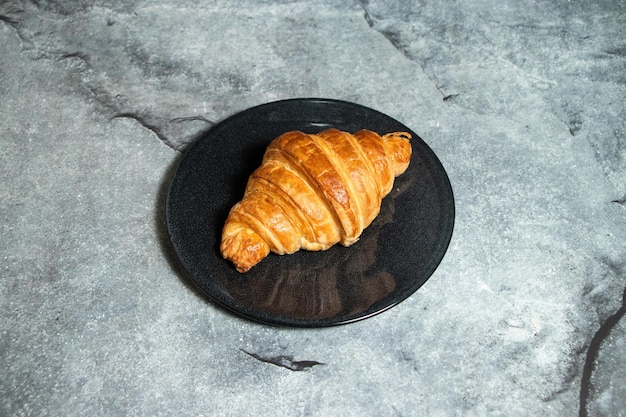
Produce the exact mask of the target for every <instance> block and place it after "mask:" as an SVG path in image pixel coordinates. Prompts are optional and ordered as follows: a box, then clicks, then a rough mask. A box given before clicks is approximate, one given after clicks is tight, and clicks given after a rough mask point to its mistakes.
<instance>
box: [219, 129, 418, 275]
mask: <svg viewBox="0 0 626 417" xmlns="http://www.w3.org/2000/svg"><path fill="white" fill-rule="evenodd" d="M410 138H411V135H410V134H408V133H405V132H395V133H389V134H386V135H384V136H382V137H381V136H380V135H378V134H377V133H374V132H371V131H369V130H361V131H358V132H356V133H354V134H350V133H348V132H343V131H340V130H337V129H328V130H325V131H323V132H321V133H318V134H315V135H310V134H306V133H302V132H299V131H292V132H287V133H284V134H282V135H281V136H279V137H278V138H276V139H274V141H272V143H270V145H269V146H268V147H267V150H266V152H265V155H264V156H263V163H262V164H261V166H260V167H259V168H257V170H256V171H254V172H253V173H252V175H251V176H250V178H249V180H248V184H247V186H246V190H245V193H244V197H243V199H242V200H241V201H240V202H238V203H237V204H235V205H234V206H233V207H232V209H231V210H230V213H229V214H228V218H227V219H226V224H225V225H224V229H223V231H222V242H221V245H220V250H221V252H222V256H223V257H224V258H225V259H228V260H231V261H232V262H233V263H234V264H235V267H236V268H237V270H238V271H239V272H246V271H248V270H249V269H250V268H252V267H253V266H254V265H256V264H257V263H259V262H260V261H261V260H262V259H263V258H265V257H266V256H267V255H268V254H269V252H270V251H271V252H274V253H277V254H279V255H283V254H289V253H294V252H296V251H297V250H299V249H306V250H326V249H328V248H330V247H331V246H333V245H334V244H336V243H340V244H342V245H344V246H350V245H352V244H353V243H354V242H356V241H357V240H358V239H359V236H360V235H361V233H362V232H363V229H365V228H366V227H367V226H369V224H370V223H371V222H372V221H373V220H374V218H375V217H376V216H377V215H378V212H379V211H380V205H381V200H382V198H383V197H385V196H386V195H387V194H389V192H390V191H391V189H392V188H393V182H394V178H395V177H396V176H398V175H400V174H402V173H403V172H404V171H405V170H406V169H407V167H408V165H409V161H410V159H411V144H410V142H409V139H410Z"/></svg>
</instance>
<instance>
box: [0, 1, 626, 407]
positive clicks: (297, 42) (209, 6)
mask: <svg viewBox="0 0 626 417" xmlns="http://www.w3.org/2000/svg"><path fill="white" fill-rule="evenodd" d="M625 39H626V3H625V2H624V1H623V0H617V1H615V0H606V1H593V2H591V1H564V0H563V1H560V0H559V1H547V0H530V1H527V2H517V1H512V0H505V1H504V2H503V1H494V0H481V1H454V0H445V1H438V2H435V1H430V0H421V1H410V2H406V1H401V0H370V1H367V0H365V1H338V0H314V1H288V0H275V1H271V0H262V1H244V0H235V1H228V2H226V1H200V2H191V1H186V0H183V1H176V2H174V1H171V0H153V1H150V0H145V1H139V0H137V1H120V0H100V1H84V0H71V1H45V0H37V1H20V0H8V1H7V0H5V1H4V2H0V50H1V51H2V53H1V54H0V97H1V98H2V99H1V100H0V174H1V176H2V178H3V182H2V185H1V186H0V202H1V204H0V218H1V219H2V222H1V223H0V227H1V229H0V230H1V236H2V239H1V241H0V259H2V264H1V265H0V268H2V269H1V278H2V279H1V281H0V369H2V378H1V379H0V414H1V415H8V416H13V415H15V416H31V415H32V416H47V415H50V416H52V415H76V416H84V415H120V416H121V415H145V416H158V415H163V416H165V415H207V416H209V415H211V416H212V415H223V416H244V415H268V416H269V415H272V416H322V415H341V416H370V415H371V416H413V415H415V416H417V415H420V416H422V415H431V416H449V415H458V416H526V415H528V416H531V415H532V416H562V415H579V416H624V415H626V383H625V382H624V381H625V380H626V378H625V373H626V365H625V363H626V349H624V345H625V344H626V332H625V329H624V326H625V324H624V318H623V316H624V310H625V307H624V298H625V297H626V295H625V292H624V291H625V287H626V239H625V236H626V106H625V103H626V91H625V89H626V41H625ZM291 97H329V98H336V99H344V100H349V101H354V102H357V103H359V104H363V105H366V106H370V107H373V108H376V109H378V110H380V111H383V112H385V113H387V114H389V115H390V116H392V117H394V118H396V119H398V120H400V121H402V122H403V123H404V124H406V125H408V126H410V127H412V128H413V130H415V131H416V132H417V133H418V134H419V135H420V136H421V137H422V138H423V139H424V140H425V141H426V142H427V143H428V144H429V145H430V146H431V147H432V148H433V150H434V151H435V152H436V153H437V155H438V156H439V157H440V159H441V161H442V162H443V164H444V166H445V167H446V170H447V171H448V174H449V176H450V179H451V182H452V185H453V188H454V192H455V198H456V205H457V219H456V226H455V232H454V236H453V240H452V242H451V246H450V249H449V251H448V253H447V254H446V257H445V259H444V261H443V263H442V264H441V266H440V267H439V269H438V270H437V271H436V273H435V274H434V275H433V277H432V278H431V279H430V280H429V281H428V282H427V284H426V285H425V286H424V287H422V288H421V289H420V290H419V291H418V292H417V293H415V295H414V296H412V297H411V298H409V299H408V300H406V301H405V302H403V303H402V304H400V305H399V306H397V307H395V308H393V309H391V310H389V311H387V312H385V313H383V314H381V315H379V316H376V317H375V318H371V319H368V320H365V321H362V322H359V323H355V324H351V325H347V326H341V327H335V328H330V329H318V330H295V329H279V328H272V327H266V326H262V325H258V324H254V323H250V322H248V321H245V320H243V319H240V318H238V317H235V316H233V315H231V314H229V313H227V312H225V311H223V310H222V309H220V308H219V307H217V306H215V305H214V304H213V303H211V302H210V301H206V300H204V299H202V298H201V297H200V296H199V295H198V294H197V293H196V292H195V291H194V290H193V289H192V288H191V287H190V286H189V285H188V284H187V282H186V281H185V279H184V277H183V276H182V274H181V271H179V270H178V269H177V267H176V266H175V265H176V264H175V262H173V259H172V255H171V253H170V252H169V249H168V245H167V236H166V233H165V228H164V225H163V203H164V195H165V192H166V191H167V190H166V187H167V183H168V179H169V178H170V176H171V174H172V171H173V169H174V167H175V165H176V162H177V161H178V160H179V158H180V156H181V155H182V153H184V151H185V148H186V146H187V145H188V144H189V143H191V142H193V141H194V140H195V139H197V138H198V136H199V135H201V134H202V133H203V132H205V131H206V130H207V129H210V128H211V126H212V125H213V124H215V123H216V122H218V121H220V120H222V119H224V118H226V117H228V116H230V115H232V114H234V113H236V112H238V111H240V110H243V109H245V108H248V107H250V106H253V105H256V104H261V103H264V102H268V101H273V100H277V99H282V98H291ZM246 352H248V353H250V354H246ZM272 357H283V359H282V362H281V363H283V364H286V366H275V365H274V364H271V363H268V362H265V361H263V360H260V359H267V358H272ZM289 358H291V361H296V362H297V361H302V360H306V361H315V362H319V363H321V364H320V365H315V366H312V367H305V368H304V369H298V368H297V367H295V368H294V367H293V366H290V364H291V363H292V362H290V359H289ZM290 368H291V369H290Z"/></svg>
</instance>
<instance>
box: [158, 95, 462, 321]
mask: <svg viewBox="0 0 626 417" xmlns="http://www.w3.org/2000/svg"><path fill="white" fill-rule="evenodd" d="M328 127H336V128H338V129H341V130H346V131H350V132H355V131H357V130H359V129H363V128H364V129H370V130H373V131H376V132H379V133H381V134H382V133H388V132H392V131H407V132H409V133H411V134H412V135H413V138H412V140H411V144H412V147H413V156H412V159H411V164H410V165H409V168H408V170H407V171H406V172H405V173H404V174H403V175H402V176H400V177H398V178H396V182H395V185H394V189H393V191H392V192H391V194H389V195H388V196H387V197H385V199H384V200H383V204H382V208H381V213H380V214H379V215H378V217H377V218H376V220H374V222H373V223H372V224H371V225H370V226H369V227H368V228H367V229H366V230H365V231H364V232H363V234H362V236H361V239H360V240H359V241H358V242H357V243H355V244H354V245H353V246H351V247H349V248H344V247H342V246H338V245H337V246H335V247H333V248H331V249H329V250H327V251H323V252H307V251H300V252H297V253H295V254H293V255H285V256H278V255H274V254H270V255H269V256H268V257H267V258H266V259H264V260H263V261H262V262H261V263H259V264H258V265H256V266H255V267H254V268H252V270H250V271H249V272H247V273H245V274H240V273H239V272H237V271H236V270H235V269H234V268H233V266H232V264H231V263H230V262H227V261H225V260H224V259H223V258H222V257H221V255H220V253H219V243H220V238H221V230H222V227H223V225H224V221H225V220H226V216H227V215H228V211H229V210H230V208H231V207H232V205H233V204H234V203H236V202H237V201H239V200H240V199H241V197H242V196H243V191H244V188H245V184H246V182H247V179H248V176H249V175H250V174H251V173H252V171H254V169H256V168H257V167H258V166H259V164H260V163H261V158H262V156H263V153H264V151H265V148H266V146H267V145H268V144H269V142H270V141H271V140H272V139H274V138H275V137H277V136H278V135H280V134H281V133H284V132H286V131H289V130H296V129H297V130H302V131H304V132H306V133H316V132H319V131H321V130H323V129H325V128H328ZM166 221H167V228H168V233H169V237H170V240H171V243H172V245H173V247H174V250H175V252H176V255H177V257H178V259H179V260H180V262H181V264H182V266H183V267H184V269H185V271H186V273H187V275H188V278H189V279H190V280H191V281H192V282H193V283H194V284H195V285H196V286H197V287H198V288H199V289H200V290H201V292H202V293H204V294H206V296H208V297H210V298H211V299H212V300H214V301H215V302H217V303H219V304H220V305H222V306H224V307H226V308H227V309H229V310H231V311H233V312H235V313H237V314H240V315H242V316H244V317H247V318H249V319H252V320H256V321H259V322H263V323H266V324H272V325H281V326H294V327H322V326H331V325H337V324H345V323H350V322H354V321H357V320H361V319H364V318H367V317H371V316H372V315H375V314H377V313H380V312H382V311H385V310H387V309H389V308H391V307H393V306H395V305H397V304H398V303H399V302H401V301H403V300H405V299H406V298H407V297H409V296H410V295H411V294H413V293H414V292H415V291H416V290H418V289H419V288H420V287H421V286H422V285H423V284H424V283H425V282H426V280H428V278H429V277H430V276H431V275H432V273H433V272H434V271H435V269H436V268H437V266H438V265H439V263H440V262H441V260H442V258H443V256H444V254H445V252H446V250H447V248H448V244H449V242H450V239H451V237H452V230H453V225H454V197H453V193H452V188H451V186H450V182H449V180H448V176H447V174H446V172H445V170H444V168H443V166H442V165H441V163H440V161H439V160H438V158H437V157H436V155H435V154H434V153H433V152H432V150H431V149H430V148H429V147H428V146H427V145H426V143H424V141H422V139H420V138H419V136H418V135H417V134H415V132H413V131H412V130H411V129H409V128H408V127H407V126H404V125H403V124H401V123H400V122H398V121H396V120H394V119H393V118H390V117H389V116H386V115H385V114H383V113H380V112H378V111H376V110H373V109H370V108H367V107H363V106H361V105H358V104H354V103H349V102H344V101H337V100H329V99H315V98H307V99H291V100H283V101H277V102H272V103H268V104H264V105H260V106H257V107H253V108H250V109H248V110H245V111H243V112H241V113H238V114H236V115H234V116H232V117H230V118H228V119H226V120H224V121H223V122H221V123H219V124H218V125H216V126H215V127H213V128H212V129H211V130H210V131H209V132H208V133H206V134H205V135H204V136H203V137H202V138H201V139H200V140H198V141H197V142H196V143H195V144H194V145H192V146H191V147H190V148H189V149H188V151H187V152H186V153H185V155H184V156H183V158H182V159H181V161H180V163H179V165H178V167H177V168H176V172H175V173H174V176H173V178H172V181H171V184H170V188H169V192H168V196H167V202H166Z"/></svg>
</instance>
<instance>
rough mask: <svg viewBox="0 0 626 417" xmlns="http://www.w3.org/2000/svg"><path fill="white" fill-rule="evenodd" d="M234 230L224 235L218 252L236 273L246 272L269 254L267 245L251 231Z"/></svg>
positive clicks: (244, 229) (245, 229) (243, 229)
mask: <svg viewBox="0 0 626 417" xmlns="http://www.w3.org/2000/svg"><path fill="white" fill-rule="evenodd" d="M234 229H235V230H231V231H230V232H231V233H225V234H224V236H223V238H222V242H221V245H220V251H221V253H222V257H224V259H226V260H228V261H231V262H232V263H233V265H234V266H235V269H236V270H237V271H239V272H241V273H244V272H248V271H249V270H250V269H251V268H252V267H253V266H254V265H256V264H258V263H259V262H261V260H263V258H265V257H266V256H267V255H268V254H269V252H270V249H269V245H268V244H267V242H265V241H264V240H263V239H262V238H261V237H260V236H259V235H258V234H256V233H255V232H254V231H253V230H251V229H247V228H237V227H235V228H234Z"/></svg>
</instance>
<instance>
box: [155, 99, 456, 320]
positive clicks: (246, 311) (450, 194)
mask: <svg viewBox="0 0 626 417" xmlns="http://www.w3.org/2000/svg"><path fill="white" fill-rule="evenodd" d="M289 103H315V104H318V105H320V104H321V105H324V104H329V105H336V106H348V107H357V108H360V109H362V110H364V111H367V112H373V113H376V114H378V115H379V116H382V117H384V118H386V119H389V120H390V121H391V122H394V123H397V124H399V125H402V126H404V127H406V128H407V130H408V131H409V133H411V134H412V135H414V138H416V139H418V140H419V141H420V142H421V144H422V145H423V147H424V148H425V150H426V151H427V152H429V153H430V155H429V158H428V159H429V161H430V162H431V163H433V162H434V163H435V164H436V168H438V174H439V178H438V180H439V181H440V182H441V183H442V185H444V188H445V192H446V193H447V196H446V197H447V198H446V201H447V202H448V204H447V205H448V207H447V209H448V211H449V213H448V216H445V219H446V222H445V223H446V225H445V226H443V227H442V228H441V230H442V231H443V232H446V236H444V238H443V239H439V240H437V243H438V246H439V247H440V248H439V251H437V252H436V254H438V255H439V256H437V259H436V260H435V262H433V264H432V267H431V268H430V270H429V272H428V273H427V274H425V275H426V276H425V277H421V278H420V280H421V281H422V282H421V283H420V284H419V285H417V286H416V287H415V288H414V289H413V290H412V291H410V292H409V293H408V294H406V295H405V296H404V297H402V298H400V299H398V300H395V301H394V302H391V303H389V304H387V305H386V306H384V307H382V308H379V309H378V310H375V311H371V312H367V313H365V314H357V315H354V316H347V317H346V318H345V319H336V318H331V319H301V318H294V317H291V318H289V317H284V316H270V317H267V313H263V314H258V315H255V314H252V313H251V312H250V308H246V307H245V306H243V307H241V306H238V305H233V303H230V302H229V301H228V300H226V299H224V298H223V297H222V296H221V294H216V293H215V292H211V291H210V288H206V286H204V285H201V283H200V282H199V281H202V280H201V279H200V278H198V277H196V276H195V274H194V273H193V272H192V271H191V270H190V268H189V267H188V265H187V264H186V263H185V262H184V261H183V258H184V254H181V253H180V248H179V245H178V244H177V242H176V241H175V239H174V236H173V234H174V233H175V232H173V230H172V228H173V225H172V224H171V215H170V212H171V210H172V208H171V200H172V192H173V188H174V184H175V182H176V180H177V174H178V173H179V170H180V169H181V167H182V166H183V165H184V163H185V161H186V160H187V158H188V157H189V155H192V154H193V152H194V150H195V149H196V148H197V147H199V146H200V145H201V144H202V143H203V142H204V141H206V140H208V139H209V138H210V137H211V132H212V131H215V130H217V129H220V128H223V126H224V125H226V124H228V123H232V122H233V121H235V120H236V119H239V118H243V117H244V116H245V115H248V114H251V113H254V112H259V111H261V110H262V109H263V108H270V107H272V106H280V105H288V104H289ZM455 223H456V201H455V197H454V190H453V188H452V184H451V181H450V178H449V176H448V173H447V171H446V170H445V167H444V166H443V163H442V162H441V160H440V159H439V157H438V156H437V155H436V154H435V152H434V151H433V150H432V148H431V147H430V146H429V145H428V144H427V143H426V142H425V141H424V140H423V139H422V138H421V136H419V135H417V134H416V133H415V132H414V131H413V130H412V129H410V128H409V127H408V126H406V125H405V124H404V123H401V122H400V121H398V120H397V119H395V118H393V117H391V116H389V115H387V114H385V113H382V112H381V111H379V110H376V109H373V108H371V107H368V106H365V105H362V104H359V103H355V102H350V101H346V100H341V99H334V98H324V97H293V98H286V99H280V100H275V101H270V102H266V103H261V104H257V105H254V106H251V107H248V108H245V109H243V110H240V111H237V112H235V113H233V114H231V115H230V116H227V117H225V118H224V119H223V120H221V121H219V122H218V123H216V124H215V125H213V126H212V127H211V128H210V129H208V130H207V131H205V132H203V133H202V134H201V135H198V137H197V138H196V140H195V141H194V142H192V143H191V144H190V145H189V146H188V147H187V148H186V149H185V151H184V152H183V154H182V157H180V158H179V160H178V162H177V164H176V165H175V167H174V169H173V170H172V175H171V176H170V178H169V184H168V185H167V194H166V199H165V227H166V231H167V237H168V240H169V243H170V246H171V248H172V249H173V252H174V255H175V256H174V257H175V258H176V260H177V261H178V263H179V265H180V266H181V267H182V269H183V271H184V275H185V276H184V277H183V278H184V279H185V282H188V283H191V284H192V285H193V286H194V287H195V288H196V289H197V290H198V291H199V292H200V293H201V294H202V295H203V296H204V298H206V299H209V300H211V301H213V302H215V303H216V304H218V305H219V306H220V307H222V308H225V309H226V310H227V311H229V312H231V313H233V314H235V315H236V316H239V317H242V318H245V319H247V320H251V321H253V322H257V323H261V324H266V325H272V326H279V327H292V328H319V327H331V326H337V325H345V324H350V323H355V322H358V321H361V320H365V319H368V318H371V317H373V316H376V315H378V314H380V313H383V312H385V311H387V310H389V309H391V308H393V307H395V306H397V305H398V304H400V303H402V302H403V301H405V300H406V299H408V298H410V297H411V296H412V295H413V294H414V293H415V292H417V291H418V290H419V289H420V288H421V287H422V286H423V285H424V284H425V283H426V282H427V281H428V280H429V279H430V278H431V277H432V275H433V274H434V273H435V271H436V270H437V269H438V268H439V265H440V264H441V262H442V261H443V259H444V257H445V255H446V253H447V252H448V249H449V247H450V243H451V241H452V237H453V234H454V228H455ZM416 281H417V280H416ZM231 299H233V300H235V301H237V303H238V304H240V302H239V300H236V299H234V298H232V297H231ZM366 311H367V310H366ZM263 316H264V317H263Z"/></svg>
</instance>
